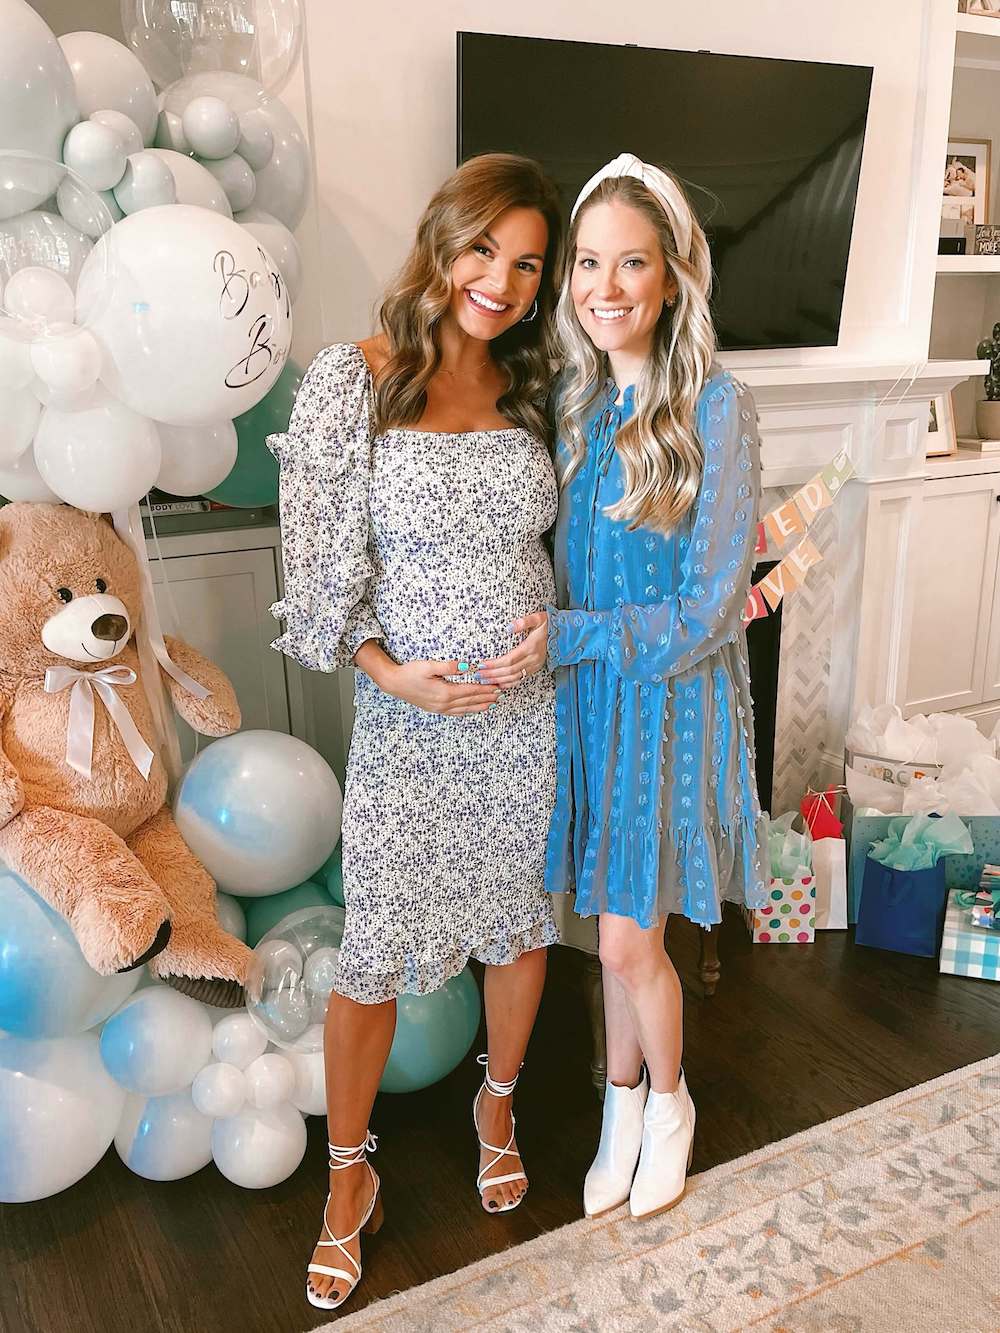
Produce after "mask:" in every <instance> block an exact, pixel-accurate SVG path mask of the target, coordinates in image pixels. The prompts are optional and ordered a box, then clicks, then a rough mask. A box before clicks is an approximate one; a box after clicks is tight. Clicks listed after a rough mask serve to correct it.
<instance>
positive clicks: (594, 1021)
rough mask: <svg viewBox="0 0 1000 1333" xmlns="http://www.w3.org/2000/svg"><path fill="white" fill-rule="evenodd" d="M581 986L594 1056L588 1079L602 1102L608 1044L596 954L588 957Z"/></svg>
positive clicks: (606, 1072)
mask: <svg viewBox="0 0 1000 1333" xmlns="http://www.w3.org/2000/svg"><path fill="white" fill-rule="evenodd" d="M583 984H584V989H585V991H586V996H587V1010H588V1012H589V1014H590V1026H591V1031H592V1032H593V1037H594V1055H593V1059H592V1060H591V1062H590V1077H591V1079H592V1080H593V1083H594V1087H595V1088H596V1089H597V1096H598V1097H599V1099H600V1100H601V1101H603V1100H604V1085H605V1083H606V1082H607V1077H608V1044H607V1038H606V1036H605V1032H604V984H603V980H602V977H601V960H600V958H598V957H597V955H596V954H594V955H592V956H590V957H588V959H587V962H586V965H585V967H584V975H583Z"/></svg>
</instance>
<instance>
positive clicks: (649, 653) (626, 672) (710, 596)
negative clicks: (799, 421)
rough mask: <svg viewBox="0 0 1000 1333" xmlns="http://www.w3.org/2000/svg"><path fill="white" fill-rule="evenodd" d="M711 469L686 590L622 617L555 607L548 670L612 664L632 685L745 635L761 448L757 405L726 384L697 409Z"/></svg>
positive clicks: (686, 560)
mask: <svg viewBox="0 0 1000 1333" xmlns="http://www.w3.org/2000/svg"><path fill="white" fill-rule="evenodd" d="M697 424H698V431H699V435H700V437H701V439H702V441H703V442H704V447H705V467H704V473H703V476H702V484H701V489H700V491H699V493H698V499H697V501H696V504H695V513H694V521H693V524H692V530H691V536H690V540H689V542H688V546H687V550H686V551H685V553H684V556H683V560H682V569H681V579H680V585H679V587H678V589H677V591H676V592H675V593H674V594H672V595H671V596H670V597H668V598H666V599H664V600H663V601H659V602H653V603H645V604H642V603H640V604H632V605H627V604H626V605H625V606H620V607H618V608H616V609H615V610H614V611H591V612H587V611H574V610H569V611H556V610H553V609H552V608H549V661H550V664H551V665H553V666H566V665H570V664H572V663H574V662H580V661H584V660H586V659H598V660H602V659H603V660H605V661H607V662H608V663H609V665H610V666H612V667H613V668H614V670H615V671H617V672H618V673H619V674H620V675H621V676H623V677H625V678H626V679H628V680H637V681H657V680H662V679H664V678H665V677H667V676H672V675H676V674H677V673H679V672H681V671H687V670H689V669H690V668H691V667H693V666H695V665H696V663H698V662H699V661H700V660H701V659H702V658H703V657H707V656H708V654H709V653H712V652H715V650H716V649H717V648H718V647H719V646H720V644H722V643H723V642H724V641H725V640H726V639H730V638H732V636H733V634H734V633H735V632H738V631H739V630H740V628H741V616H742V612H743V607H744V605H745V603H746V597H747V591H748V588H749V585H750V579H751V576H752V571H753V561H754V544H755V543H754V534H755V532H756V526H757V507H758V503H759V498H760V446H759V440H758V435H757V426H756V412H755V410H754V405H753V399H752V398H751V396H750V394H749V393H748V392H747V390H746V389H744V388H743V386H742V385H736V384H735V383H734V382H733V381H732V380H730V379H728V378H727V379H726V380H725V382H724V383H723V384H721V385H720V386H719V387H718V388H715V389H712V390H710V391H709V392H708V393H707V394H705V395H704V396H703V398H702V400H701V401H700V402H699V405H698V422H697Z"/></svg>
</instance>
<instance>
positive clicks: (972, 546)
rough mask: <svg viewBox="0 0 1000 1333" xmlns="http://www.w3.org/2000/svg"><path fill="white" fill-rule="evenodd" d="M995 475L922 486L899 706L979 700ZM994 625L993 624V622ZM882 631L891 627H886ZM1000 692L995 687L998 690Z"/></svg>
mask: <svg viewBox="0 0 1000 1333" xmlns="http://www.w3.org/2000/svg"><path fill="white" fill-rule="evenodd" d="M998 496H1000V481H998V479H997V477H996V476H995V475H985V476H983V475H980V476H973V477H947V478H942V479H941V480H938V481H929V482H928V483H927V485H926V487H925V490H924V498H923V504H922V507H921V513H920V520H919V523H918V527H917V533H916V540H917V550H916V552H915V555H914V575H915V580H916V581H915V584H914V588H915V593H914V609H913V628H912V633H911V636H910V662H909V676H908V683H907V699H906V708H907V711H908V712H910V713H930V712H936V711H939V710H946V709H952V708H965V707H968V706H969V705H970V704H978V703H981V702H982V700H983V698H984V697H988V694H987V688H988V687H987V684H986V677H987V656H988V654H987V650H988V648H991V647H992V648H993V658H994V660H993V661H992V662H991V664H990V669H991V671H992V674H993V677H994V678H996V677H997V675H998V674H1000V673H998V670H997V667H998V663H997V661H996V658H997V656H998V654H997V649H996V645H995V644H991V638H995V637H996V630H995V631H994V634H993V635H992V636H991V633H990V623H991V619H992V611H993V601H994V591H995V588H996V584H997V556H998V539H1000V519H998V512H997V511H998V510H1000V505H998V503H997V500H998ZM997 628H998V629H1000V626H998V627H997ZM885 632H886V633H887V634H889V633H891V626H888V625H887V626H886V627H885ZM997 693H1000V686H998V687H997Z"/></svg>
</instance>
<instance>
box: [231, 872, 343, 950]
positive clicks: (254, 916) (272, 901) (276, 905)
mask: <svg viewBox="0 0 1000 1333" xmlns="http://www.w3.org/2000/svg"><path fill="white" fill-rule="evenodd" d="M329 906H330V896H329V894H328V893H326V891H325V890H324V889H322V888H321V887H320V886H319V884H317V883H314V881H313V880H309V879H307V880H306V881H305V883H303V884H296V885H295V887H294V888H292V889H286V890H285V892H284V893H270V894H268V895H267V896H266V897H263V898H244V899H243V908H244V911H245V912H246V921H247V933H246V940H247V943H248V944H249V945H250V947H251V949H252V948H253V947H254V945H255V944H258V943H259V942H260V941H261V940H262V939H263V938H264V936H265V935H266V934H267V933H268V932H269V931H270V930H273V928H274V927H275V926H276V925H277V924H278V922H279V921H284V919H285V917H286V916H291V914H292V913H293V912H298V911H301V910H302V908H303V907H329Z"/></svg>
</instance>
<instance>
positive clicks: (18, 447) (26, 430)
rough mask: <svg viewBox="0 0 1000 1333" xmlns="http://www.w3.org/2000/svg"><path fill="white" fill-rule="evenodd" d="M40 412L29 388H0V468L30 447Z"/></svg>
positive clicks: (39, 405)
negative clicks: (4, 390)
mask: <svg viewBox="0 0 1000 1333" xmlns="http://www.w3.org/2000/svg"><path fill="white" fill-rule="evenodd" d="M41 412H42V407H41V404H40V403H39V401H38V399H37V398H36V397H35V395H34V394H33V393H32V392H31V390H30V389H12V390H9V391H6V392H0V468H5V467H11V466H12V465H13V464H14V463H16V462H17V460H18V459H19V458H20V457H21V455H22V454H23V453H24V451H25V450H26V449H28V448H30V446H31V441H32V440H33V439H34V438H35V431H36V430H37V428H38V418H39V417H40V416H41Z"/></svg>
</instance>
